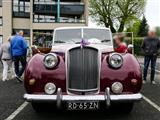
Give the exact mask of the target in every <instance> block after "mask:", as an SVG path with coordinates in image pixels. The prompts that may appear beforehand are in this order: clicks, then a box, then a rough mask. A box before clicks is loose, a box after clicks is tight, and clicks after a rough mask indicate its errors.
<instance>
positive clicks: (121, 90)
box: [111, 82, 123, 94]
mask: <svg viewBox="0 0 160 120" xmlns="http://www.w3.org/2000/svg"><path fill="white" fill-rule="evenodd" d="M117 87H119V88H118V89H117ZM111 89H112V92H113V93H115V94H121V93H122V92H123V84H122V83H121V82H114V83H113V84H112V86H111Z"/></svg>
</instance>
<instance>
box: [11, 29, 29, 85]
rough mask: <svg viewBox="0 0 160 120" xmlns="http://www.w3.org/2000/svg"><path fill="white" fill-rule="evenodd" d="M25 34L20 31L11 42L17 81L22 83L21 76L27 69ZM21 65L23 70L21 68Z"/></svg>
mask: <svg viewBox="0 0 160 120" xmlns="http://www.w3.org/2000/svg"><path fill="white" fill-rule="evenodd" d="M23 35H24V32H23V31H19V33H18V34H16V35H15V36H14V37H13V38H12V40H11V55H12V59H13V61H14V67H15V74H16V79H17V80H18V81H19V82H22V79H21V76H22V74H23V72H24V70H25V67H26V63H27V62H26V55H27V48H28V47H27V43H26V41H25V39H24V38H23ZM20 63H21V66H22V67H21V68H20Z"/></svg>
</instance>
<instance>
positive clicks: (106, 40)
mask: <svg viewBox="0 0 160 120" xmlns="http://www.w3.org/2000/svg"><path fill="white" fill-rule="evenodd" d="M110 41H111V40H107V39H105V40H102V41H101V42H102V43H104V42H110Z"/></svg>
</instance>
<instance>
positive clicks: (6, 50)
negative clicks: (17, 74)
mask: <svg viewBox="0 0 160 120" xmlns="http://www.w3.org/2000/svg"><path fill="white" fill-rule="evenodd" d="M10 41H11V37H9V38H8V41H7V42H6V43H3V44H2V46H1V51H0V56H1V60H2V64H3V75H2V81H7V80H9V79H8V69H9V66H12V57H11V52H10ZM12 71H13V72H12V74H14V68H12Z"/></svg>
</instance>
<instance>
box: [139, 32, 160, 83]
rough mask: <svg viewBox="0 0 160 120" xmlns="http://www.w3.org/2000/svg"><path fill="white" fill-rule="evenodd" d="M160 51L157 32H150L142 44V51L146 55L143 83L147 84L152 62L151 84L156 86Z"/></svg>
mask: <svg viewBox="0 0 160 120" xmlns="http://www.w3.org/2000/svg"><path fill="white" fill-rule="evenodd" d="M159 49H160V41H159V39H158V38H156V32H155V31H149V32H148V37H146V38H145V39H144V41H143V43H142V50H143V53H144V55H145V57H144V71H143V80H144V81H143V83H145V82H146V78H147V71H148V66H149V64H150V62H151V77H150V80H151V83H152V84H155V81H154V77H155V66H156V60H157V56H158V51H159Z"/></svg>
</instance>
